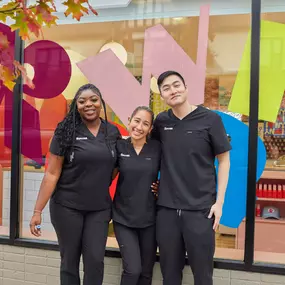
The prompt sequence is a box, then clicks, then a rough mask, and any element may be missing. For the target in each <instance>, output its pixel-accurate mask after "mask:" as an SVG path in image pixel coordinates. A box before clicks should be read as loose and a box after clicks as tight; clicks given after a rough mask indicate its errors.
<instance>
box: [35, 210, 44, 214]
mask: <svg viewBox="0 0 285 285" xmlns="http://www.w3.org/2000/svg"><path fill="white" fill-rule="evenodd" d="M35 213H39V214H42V211H39V210H34V214H35Z"/></svg>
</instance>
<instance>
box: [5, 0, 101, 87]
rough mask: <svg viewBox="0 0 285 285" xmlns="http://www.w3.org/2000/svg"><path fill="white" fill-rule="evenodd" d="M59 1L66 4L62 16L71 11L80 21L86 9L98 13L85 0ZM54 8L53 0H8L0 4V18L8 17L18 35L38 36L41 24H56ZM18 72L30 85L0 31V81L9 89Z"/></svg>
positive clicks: (31, 85)
mask: <svg viewBox="0 0 285 285" xmlns="http://www.w3.org/2000/svg"><path fill="white" fill-rule="evenodd" d="M62 4H63V5H64V6H66V10H65V12H64V14H65V16H66V17H68V16H69V15H71V16H72V18H73V19H76V20H77V21H80V19H81V17H83V16H84V15H86V14H89V11H91V12H92V13H93V14H95V15H98V14H97V11H96V10H94V9H93V8H92V7H91V5H90V3H89V1H88V0H66V1H65V2H63V3H62ZM56 12H57V9H56V5H55V3H54V0H37V1H36V3H35V4H31V5H26V1H25V0H12V1H10V2H9V3H7V4H5V5H3V6H2V7H0V22H2V23H4V24H5V23H6V22H7V20H8V19H9V18H10V19H12V21H13V24H12V25H11V26H10V28H11V30H12V31H16V30H18V31H19V35H20V37H21V38H22V39H23V40H27V39H29V38H30V35H34V36H35V37H37V38H38V37H40V36H42V27H43V26H47V27H51V26H52V25H56V21H57V20H58V17H57V16H56V15H55V14H56ZM20 74H21V75H22V76H23V78H24V80H25V83H26V84H27V85H28V86H29V87H30V88H34V85H33V82H32V80H30V79H29V78H28V76H27V72H26V70H25V68H24V66H23V65H21V64H20V63H19V62H17V61H15V60H14V55H13V51H12V49H11V47H10V43H9V41H8V38H7V36H6V35H5V34H3V33H2V32H1V31H0V82H1V83H2V84H4V85H5V86H7V87H8V88H9V89H10V90H12V89H13V87H14V85H15V81H16V79H17V78H18V76H19V75H20ZM2 84H1V85H2Z"/></svg>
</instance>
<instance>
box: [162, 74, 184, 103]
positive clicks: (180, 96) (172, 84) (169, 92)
mask: <svg viewBox="0 0 285 285" xmlns="http://www.w3.org/2000/svg"><path fill="white" fill-rule="evenodd" d="M160 94H161V97H162V98H163V99H164V101H165V102H166V104H167V105H168V106H170V107H172V108H173V107H177V106H179V105H182V104H183V103H185V102H186V101H187V95H188V89H187V87H186V86H185V85H184V83H183V82H182V80H181V78H179V76H177V75H170V76H168V77H166V78H165V79H164V80H163V82H162V84H161V86H160Z"/></svg>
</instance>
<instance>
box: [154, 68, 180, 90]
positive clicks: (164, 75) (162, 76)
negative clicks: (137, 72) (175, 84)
mask: <svg viewBox="0 0 285 285" xmlns="http://www.w3.org/2000/svg"><path fill="white" fill-rule="evenodd" d="M171 75H176V76H178V77H179V78H180V79H181V81H182V83H183V84H184V86H185V80H184V78H183V76H182V75H181V74H180V73H178V72H177V71H173V70H168V71H165V72H163V73H161V74H160V75H159V77H158V79H157V85H158V88H159V90H160V87H161V85H162V83H163V81H164V80H165V79H166V78H167V77H169V76H171Z"/></svg>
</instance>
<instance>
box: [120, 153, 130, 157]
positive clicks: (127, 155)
mask: <svg viewBox="0 0 285 285" xmlns="http://www.w3.org/2000/svg"><path fill="white" fill-rule="evenodd" d="M120 155H121V157H130V155H129V154H124V153H121V154H120Z"/></svg>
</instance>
